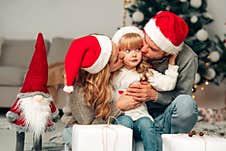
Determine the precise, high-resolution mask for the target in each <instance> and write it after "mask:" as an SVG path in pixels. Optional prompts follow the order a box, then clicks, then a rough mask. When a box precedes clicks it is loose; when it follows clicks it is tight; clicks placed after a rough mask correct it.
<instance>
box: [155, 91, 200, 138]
mask: <svg viewBox="0 0 226 151" xmlns="http://www.w3.org/2000/svg"><path fill="white" fill-rule="evenodd" d="M197 119H198V107H197V104H196V102H195V101H194V100H193V99H192V97H191V96H190V95H179V96H178V97H176V99H175V100H174V101H173V102H172V103H171V104H170V105H169V106H168V107H167V108H166V109H165V111H164V113H162V114H160V115H158V116H157V117H156V118H155V128H156V130H157V131H158V132H160V133H162V134H177V133H188V132H189V131H190V130H191V129H192V128H193V127H194V125H195V123H196V122H197Z"/></svg>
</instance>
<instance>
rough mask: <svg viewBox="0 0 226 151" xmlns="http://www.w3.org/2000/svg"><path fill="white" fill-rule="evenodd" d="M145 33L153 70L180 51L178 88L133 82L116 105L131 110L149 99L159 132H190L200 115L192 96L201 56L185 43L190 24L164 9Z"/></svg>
mask: <svg viewBox="0 0 226 151" xmlns="http://www.w3.org/2000/svg"><path fill="white" fill-rule="evenodd" d="M144 32H145V37H144V46H143V48H142V53H143V55H144V57H145V58H146V59H147V61H148V62H150V63H151V65H152V66H153V68H154V69H156V70H158V71H159V72H162V73H163V72H164V71H165V70H166V69H167V66H168V56H169V55H171V54H178V55H177V60H176V64H177V65H178V66H179V70H178V71H179V76H178V81H177V84H176V87H175V89H174V90H173V91H168V92H157V91H156V90H154V89H153V88H152V87H151V85H150V84H149V83H147V82H142V83H134V84H132V85H131V86H130V87H129V88H128V90H127V93H125V95H123V96H121V97H120V99H119V100H118V102H117V103H116V106H117V107H118V108H119V109H121V110H128V109H132V108H136V107H137V106H139V105H140V103H141V102H146V104H147V106H148V110H149V113H150V114H151V115H152V116H153V117H154V118H155V123H156V125H157V126H158V127H160V129H159V130H160V133H187V132H189V131H190V130H191V129H192V128H193V126H194V125H195V123H196V121H197V116H198V111H197V104H196V102H195V101H194V100H193V99H192V97H191V94H192V86H193V84H194V79H195V73H196V71H197V67H198V59H197V55H196V54H195V53H194V52H193V51H192V50H191V48H189V47H188V46H187V45H186V44H183V41H184V40H185V38H186V36H187V33H188V26H187V24H186V22H185V21H184V20H183V19H182V18H180V17H179V16H177V15H175V14H173V13H171V12H168V11H162V12H160V13H158V14H156V15H155V16H154V17H153V18H151V19H150V20H149V22H148V23H147V24H146V25H145V27H144ZM125 100H127V101H125Z"/></svg>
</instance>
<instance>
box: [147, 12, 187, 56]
mask: <svg viewBox="0 0 226 151" xmlns="http://www.w3.org/2000/svg"><path fill="white" fill-rule="evenodd" d="M188 30H189V29H188V25H187V23H186V22H185V21H184V20H183V19H182V18H181V17H179V16H177V15H176V14H174V13H172V12H169V11H162V12H160V13H158V14H156V15H155V16H154V17H153V18H152V19H150V20H149V21H148V23H147V24H146V25H145V27H144V31H145V33H146V34H147V35H148V36H149V37H150V38H151V40H152V41H153V42H154V43H155V44H156V45H157V46H158V47H159V48H160V49H162V50H163V51H165V52H167V53H169V54H177V53H178V52H179V51H180V50H181V49H182V47H183V41H184V40H185V38H186V36H187V34H188Z"/></svg>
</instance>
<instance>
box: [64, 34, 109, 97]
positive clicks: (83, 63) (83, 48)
mask: <svg viewBox="0 0 226 151" xmlns="http://www.w3.org/2000/svg"><path fill="white" fill-rule="evenodd" d="M111 52H112V42H111V40H110V39H109V38H108V37H106V36H103V35H90V36H85V37H82V38H79V39H76V40H74V41H73V42H72V44H71V46H70V48H69V50H68V52H67V54H66V57H65V62H64V63H65V73H66V86H65V87H64V91H65V92H68V93H71V92H72V91H73V84H74V81H75V79H76V77H77V76H78V72H79V69H80V67H81V68H82V69H83V70H85V71H87V72H89V73H92V74H96V73H98V72H99V71H101V70H102V69H103V68H104V67H105V66H106V64H107V63H108V60H109V58H110V56H111Z"/></svg>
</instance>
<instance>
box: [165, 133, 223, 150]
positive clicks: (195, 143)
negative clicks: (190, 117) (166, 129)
mask: <svg viewBox="0 0 226 151" xmlns="http://www.w3.org/2000/svg"><path fill="white" fill-rule="evenodd" d="M162 140H163V146H162V147H163V151H225V150H226V139H225V138H221V137H217V136H208V135H204V136H199V135H193V136H192V137H189V136H188V134H163V135H162Z"/></svg>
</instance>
